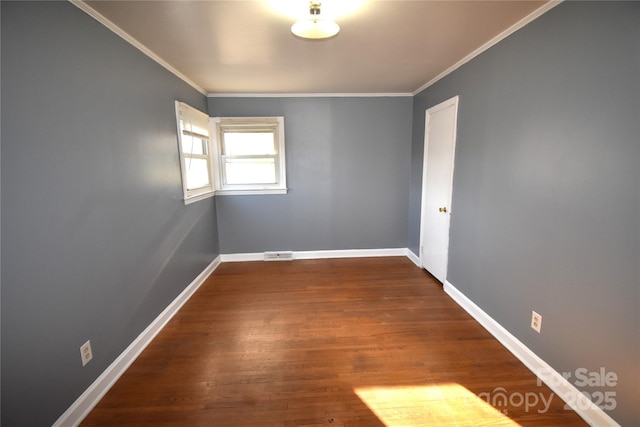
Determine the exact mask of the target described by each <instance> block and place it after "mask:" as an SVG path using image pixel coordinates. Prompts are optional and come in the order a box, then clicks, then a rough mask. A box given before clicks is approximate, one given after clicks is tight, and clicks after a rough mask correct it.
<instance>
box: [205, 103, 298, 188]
mask: <svg viewBox="0 0 640 427" xmlns="http://www.w3.org/2000/svg"><path fill="white" fill-rule="evenodd" d="M210 123H211V129H212V131H213V132H212V133H213V140H214V144H213V152H214V157H215V164H216V167H215V169H216V172H215V174H214V182H215V186H216V194H219V195H240V194H247V195H249V194H286V193H287V168H286V155H285V143H284V117H281V116H279V117H211V119H210ZM229 130H232V131H233V130H256V131H269V132H273V134H274V142H275V149H276V154H275V155H274V156H273V157H274V158H275V173H276V183H275V184H227V183H225V181H224V173H225V171H224V160H225V158H227V156H224V155H223V146H222V144H223V138H224V136H223V135H224V132H225V131H229ZM238 157H241V156H238ZM242 157H244V158H246V157H247V156H242ZM255 157H259V158H263V157H269V156H264V155H256V156H255Z"/></svg>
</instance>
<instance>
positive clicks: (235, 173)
mask: <svg viewBox="0 0 640 427" xmlns="http://www.w3.org/2000/svg"><path fill="white" fill-rule="evenodd" d="M224 168H225V178H226V182H225V183H226V184H275V183H276V159H274V158H266V159H225V162H224Z"/></svg>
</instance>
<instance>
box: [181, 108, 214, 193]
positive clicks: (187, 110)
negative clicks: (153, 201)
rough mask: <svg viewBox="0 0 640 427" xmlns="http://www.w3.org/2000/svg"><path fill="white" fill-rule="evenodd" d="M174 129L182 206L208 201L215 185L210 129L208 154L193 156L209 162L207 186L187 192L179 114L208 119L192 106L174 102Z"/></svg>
mask: <svg viewBox="0 0 640 427" xmlns="http://www.w3.org/2000/svg"><path fill="white" fill-rule="evenodd" d="M175 107H176V128H177V131H178V152H179V154H180V173H181V175H182V194H183V198H184V204H185V205H189V204H191V203H195V202H198V201H200V200H204V199H208V198H209V197H213V196H214V195H215V183H214V175H215V174H214V172H213V169H214V168H215V162H214V157H213V146H212V143H211V128H209V129H208V130H209V135H208V140H207V149H208V154H207V155H206V156H193V157H202V158H206V159H208V160H209V183H210V184H209V185H208V186H205V187H201V188H195V189H193V190H189V189H188V188H187V171H186V169H185V155H184V152H183V151H182V135H183V131H182V127H181V126H180V115H181V113H187V114H192V115H199V116H201V118H203V119H204V121H205V122H206V121H207V120H206V119H207V118H208V117H209V116H208V115H207V114H205V113H203V112H202V111H200V110H197V109H195V108H193V107H192V106H190V105H188V104H185V103H184V102H180V101H176V102H175Z"/></svg>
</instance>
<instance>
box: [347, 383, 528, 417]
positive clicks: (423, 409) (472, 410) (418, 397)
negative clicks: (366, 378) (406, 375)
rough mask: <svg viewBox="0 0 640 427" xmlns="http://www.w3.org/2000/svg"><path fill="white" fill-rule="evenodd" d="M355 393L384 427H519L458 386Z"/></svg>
mask: <svg viewBox="0 0 640 427" xmlns="http://www.w3.org/2000/svg"><path fill="white" fill-rule="evenodd" d="M354 392H355V393H356V394H357V395H358V397H359V398H360V400H362V401H363V402H364V403H365V404H366V405H367V406H368V407H369V409H371V411H372V412H373V413H374V414H375V415H376V416H377V417H378V418H379V419H380V421H382V422H383V423H384V425H385V426H387V427H396V426H419V425H433V426H458V427H463V426H470V427H471V426H473V427H476V426H479V425H490V426H510V427H517V426H520V424H518V423H516V422H515V421H513V420H511V419H510V418H509V417H507V416H506V415H504V414H502V413H501V412H500V411H498V410H496V409H495V408H494V407H493V406H491V405H489V404H488V403H487V402H486V401H485V400H483V399H481V398H479V397H478V396H476V395H475V394H473V393H472V392H470V391H469V390H467V389H466V388H465V387H463V386H461V385H460V384H454V383H451V384H434V385H430V386H426V385H425V386H409V387H356V388H354Z"/></svg>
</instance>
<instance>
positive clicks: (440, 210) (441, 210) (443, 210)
mask: <svg viewBox="0 0 640 427" xmlns="http://www.w3.org/2000/svg"><path fill="white" fill-rule="evenodd" d="M438 212H445V213H446V212H447V207H446V206H445V207H443V208H440V209H438Z"/></svg>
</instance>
